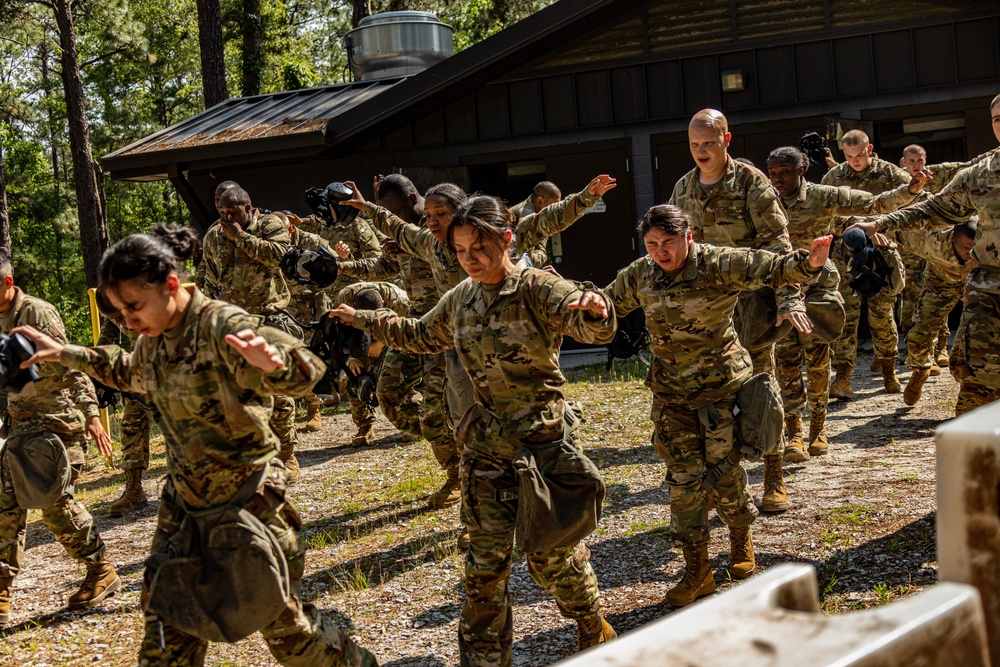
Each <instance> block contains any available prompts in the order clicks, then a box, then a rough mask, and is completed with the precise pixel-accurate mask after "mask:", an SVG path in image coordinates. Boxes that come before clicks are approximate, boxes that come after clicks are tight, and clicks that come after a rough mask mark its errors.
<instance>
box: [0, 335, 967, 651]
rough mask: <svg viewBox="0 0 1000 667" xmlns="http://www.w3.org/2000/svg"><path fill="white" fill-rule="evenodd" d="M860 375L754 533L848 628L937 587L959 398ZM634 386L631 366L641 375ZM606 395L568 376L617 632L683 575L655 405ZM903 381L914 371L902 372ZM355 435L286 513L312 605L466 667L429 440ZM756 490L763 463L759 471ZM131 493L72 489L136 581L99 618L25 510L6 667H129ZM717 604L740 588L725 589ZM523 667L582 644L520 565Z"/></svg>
mask: <svg viewBox="0 0 1000 667" xmlns="http://www.w3.org/2000/svg"><path fill="white" fill-rule="evenodd" d="M869 362H870V356H868V357H865V356H864V355H863V356H862V357H861V358H860V359H859V362H858V369H857V371H856V373H855V387H856V389H857V394H858V398H857V399H856V400H855V401H853V402H850V403H837V404H834V405H833V406H832V407H831V414H830V418H829V420H828V432H829V435H830V441H831V448H830V454H829V455H828V456H826V457H823V458H819V459H814V460H813V461H810V462H809V463H806V464H801V465H794V466H790V467H788V468H787V469H786V476H787V481H788V488H789V495H790V499H791V500H792V501H793V502H794V507H793V508H792V509H790V510H788V511H787V512H784V513H781V514H777V515H763V516H762V517H761V518H760V519H759V520H758V521H757V523H755V524H754V535H755V542H756V551H757V559H758V563H759V564H760V565H763V566H765V567H766V566H770V565H774V564H777V563H781V562H787V561H799V562H806V563H810V564H813V565H814V566H816V567H817V568H818V571H819V582H820V589H821V595H822V596H823V597H822V599H823V605H824V609H825V610H826V611H829V612H834V611H836V612H845V611H850V610H853V609H860V608H864V607H868V606H872V605H876V604H882V603H885V602H888V601H890V600H892V599H894V598H896V597H899V596H901V595H907V594H909V593H912V592H914V591H916V590H919V589H920V588H921V587H924V586H928V585H930V584H933V583H934V582H935V581H936V578H937V566H936V563H935V561H934V559H935V544H934V541H935V538H934V535H935V532H934V507H935V498H934V493H935V487H934V484H935V474H934V447H933V430H934V428H935V427H936V426H937V425H938V424H939V423H940V422H941V421H942V420H944V419H947V418H949V417H950V416H951V414H952V410H953V406H954V400H955V396H956V394H957V387H956V385H955V383H954V382H953V381H952V380H951V378H950V377H949V376H948V375H947V374H945V375H942V376H940V377H936V378H931V380H930V381H929V382H928V384H927V386H926V388H925V393H924V398H923V400H922V401H921V403H920V405H919V406H918V407H917V408H916V409H909V408H905V407H904V406H903V403H902V399H901V398H900V395H893V396H890V395H887V394H884V393H882V392H881V379H880V378H876V377H875V376H874V374H871V373H869V372H868V371H867V370H866V369H867V367H868V364H869ZM631 370H632V372H634V368H633V369H631ZM629 372H630V367H628V366H627V365H626V366H625V367H619V368H618V369H616V370H615V371H613V375H615V376H617V379H611V380H609V379H608V378H607V376H606V374H604V373H603V372H600V371H595V370H593V369H590V370H584V371H574V372H573V373H572V374H571V380H572V381H571V383H570V385H569V386H568V394H569V396H570V397H571V398H575V399H579V400H582V401H583V402H584V404H585V406H586V411H587V414H588V421H587V422H586V424H585V425H584V431H583V440H582V441H583V443H584V446H585V447H586V448H587V449H588V452H589V453H590V454H591V456H592V458H594V460H595V461H597V462H598V463H599V465H600V466H601V468H602V470H603V473H604V475H605V481H606V483H607V485H608V499H607V503H606V507H605V517H604V520H603V521H602V526H601V527H600V528H599V529H598V531H597V532H596V533H595V534H594V535H593V536H591V537H590V538H589V539H588V540H587V544H588V546H589V547H590V549H591V552H592V554H593V558H592V562H593V564H594V568H595V569H596V571H597V574H598V578H599V580H600V583H601V589H602V594H603V599H604V605H605V611H606V613H607V615H608V616H609V618H610V620H611V622H612V624H613V625H614V626H615V627H616V628H617V629H618V630H619V632H621V631H627V630H630V629H633V628H636V627H638V626H640V625H642V624H644V623H646V622H648V621H650V620H652V619H654V618H658V617H660V616H662V615H664V614H666V613H669V612H670V610H669V609H668V608H666V607H664V606H662V605H660V600H661V599H662V598H663V595H664V593H665V591H666V589H667V587H668V586H669V585H671V584H672V582H674V581H676V580H677V576H678V572H679V570H680V569H681V567H682V562H681V559H680V557H679V554H677V553H676V552H674V551H672V550H671V549H670V548H669V539H668V530H669V527H668V523H669V515H670V508H669V505H668V502H667V494H666V490H665V488H664V487H662V481H663V472H664V470H663V466H662V464H661V463H660V462H659V461H658V460H657V459H656V458H655V457H654V456H653V454H652V448H651V447H650V446H649V433H650V431H651V424H650V422H649V393H648V391H647V390H646V389H645V388H644V387H643V386H642V385H641V383H640V382H638V381H636V380H634V379H624V380H623V379H621V376H622V375H623V374H624V375H627V374H628V373H629ZM901 375H902V378H903V381H904V382H905V378H906V377H907V376H908V374H907V373H906V372H905V371H903V372H902V373H901ZM353 431H354V429H353V425H352V424H351V422H350V419H349V417H348V415H346V414H345V413H343V412H337V413H335V414H333V415H331V416H329V417H327V418H326V419H325V420H324V428H323V429H322V430H321V431H320V432H318V433H313V434H302V435H301V436H300V439H301V445H300V462H301V464H302V466H303V479H302V481H301V482H300V483H299V484H297V485H296V486H295V487H293V498H294V499H295V501H296V503H297V504H298V505H299V508H300V510H301V513H302V517H303V521H304V530H303V533H304V535H305V536H306V539H307V543H308V545H309V546H310V551H309V554H308V560H307V567H306V578H305V580H304V582H303V595H304V597H305V598H306V599H307V600H308V601H309V602H312V603H313V604H315V605H317V606H318V607H320V608H321V609H323V610H325V611H328V612H333V613H336V614H337V616H338V619H339V620H340V622H341V623H342V624H343V625H345V626H347V627H351V628H353V632H354V634H355V636H356V637H357V639H358V640H359V641H360V642H361V643H362V644H363V645H364V646H366V647H368V648H370V649H371V650H373V651H374V652H375V654H376V655H377V656H378V657H379V659H380V661H381V662H382V664H384V665H386V664H387V665H394V666H396V667H401V666H404V665H405V666H407V667H417V666H427V667H434V666H438V665H456V664H457V663H458V651H457V639H456V633H457V619H458V615H459V612H460V609H461V602H462V588H461V579H460V574H461V565H462V557H461V554H460V553H459V552H457V550H456V549H455V546H454V541H455V537H456V536H457V534H458V527H459V526H458V518H457V510H456V509H455V508H450V509H446V510H440V511H433V512H432V511H429V510H427V509H426V507H425V506H426V501H427V498H428V497H429V495H430V494H431V493H432V492H433V491H434V490H435V489H436V488H437V487H438V486H440V484H441V483H442V482H443V475H442V474H441V473H440V471H439V470H438V469H437V467H436V465H435V464H434V461H433V459H432V457H431V455H430V452H429V449H428V447H427V445H426V443H425V442H423V441H417V442H409V443H407V442H403V441H402V439H401V438H400V437H399V436H398V435H397V434H395V432H394V429H392V427H391V426H390V425H389V424H388V422H386V421H385V420H384V419H383V418H381V417H380V418H379V422H378V424H377V427H376V440H375V441H374V442H373V443H372V444H371V445H370V446H368V447H364V448H353V447H351V446H350V445H349V443H350V437H351V435H352V434H353ZM153 466H154V469H153V471H152V473H153V474H151V475H149V476H148V477H147V481H146V484H145V486H146V490H147V492H148V493H150V494H154V493H155V492H156V491H157V481H156V479H155V478H156V477H160V476H162V475H163V474H164V468H163V451H162V444H161V443H158V444H157V445H156V446H154V459H153ZM748 470H749V473H750V480H751V483H752V486H753V490H754V494H755V496H757V497H758V500H759V495H760V493H761V475H762V466H761V465H760V464H755V465H750V466H748ZM120 483H121V477H120V475H116V474H112V473H111V471H109V470H108V469H106V468H105V467H104V465H103V464H102V463H101V462H100V461H97V460H92V461H91V464H90V469H89V471H88V472H87V473H86V474H85V476H84V478H83V481H82V483H81V485H80V488H81V492H80V496H81V499H82V500H83V501H84V502H85V503H87V504H88V506H90V507H91V509H92V511H93V512H94V514H95V516H96V517H97V523H98V526H99V528H100V531H101V534H102V536H103V537H104V539H105V541H106V542H107V543H108V554H109V556H110V557H111V559H112V560H113V562H115V564H116V566H117V567H118V568H119V572H121V573H122V574H123V575H124V578H125V582H126V585H125V586H124V588H123V590H122V591H121V592H119V593H118V595H116V596H115V597H113V598H111V599H109V600H108V601H106V603H105V604H103V605H102V606H100V607H98V608H96V609H93V610H89V611H86V612H79V613H70V612H66V611H65V609H64V601H65V598H66V596H67V595H68V594H69V593H71V592H72V591H74V590H75V589H76V588H77V587H78V586H79V583H80V581H81V579H82V568H81V567H79V566H77V565H76V564H75V563H73V562H71V561H70V560H69V559H68V558H67V557H66V556H65V553H64V552H63V550H62V547H60V546H59V545H58V544H56V543H55V542H54V540H53V538H52V536H51V534H50V533H48V532H47V531H46V530H45V528H44V527H43V526H42V524H41V520H40V514H39V513H38V512H31V514H30V515H29V526H28V533H27V545H28V551H27V553H26V557H25V563H24V568H23V570H22V572H21V574H20V575H19V576H18V577H17V579H16V580H15V582H14V593H13V596H14V597H13V605H14V606H13V609H12V619H11V624H10V625H9V626H8V627H7V628H5V629H3V630H2V635H3V637H4V638H3V640H2V641H0V665H14V664H17V665H19V666H21V667H29V666H32V665H34V666H38V667H40V666H42V665H83V664H101V665H132V664H135V660H136V659H135V656H136V651H137V647H138V644H139V641H140V640H141V633H142V625H143V624H142V614H141V612H140V611H139V583H140V580H141V576H142V562H143V560H144V558H145V556H146V550H147V548H148V545H149V540H150V536H151V534H152V530H153V527H154V523H155V504H151V505H150V507H149V508H148V509H147V510H146V511H144V512H141V513H138V514H136V515H132V516H129V517H125V518H123V519H111V518H109V517H108V515H107V508H108V505H109V504H110V503H111V502H113V501H114V500H115V498H116V497H117V494H118V492H119V488H120V487H119V484H120ZM726 551H728V539H727V532H726V530H725V528H724V527H723V526H722V524H721V523H719V521H718V519H715V518H713V520H712V544H711V547H710V554H711V556H712V560H713V564H714V565H715V567H716V569H717V570H721V569H722V568H724V566H725V563H726V556H725V555H724V552H726ZM716 580H717V581H718V582H719V583H720V589H721V590H725V589H726V588H728V587H729V586H731V585H733V584H731V583H729V582H726V581H725V579H724V577H723V576H722V575H717V577H716ZM510 589H511V596H512V599H513V601H514V605H515V609H514V628H515V629H514V641H515V646H514V663H515V664H516V665H532V666H534V665H545V664H549V663H552V662H555V661H558V660H560V659H562V658H565V657H567V656H569V655H571V654H572V653H573V652H574V650H575V648H576V628H575V624H571V623H569V622H567V621H565V620H563V619H562V618H560V616H559V614H558V612H557V610H556V607H555V604H554V603H553V602H552V600H551V598H549V597H548V596H547V595H546V594H544V593H543V592H542V591H540V590H539V589H538V588H537V587H536V586H535V585H534V584H533V583H532V582H531V581H530V579H529V578H528V574H527V570H526V569H525V567H524V559H523V557H521V556H520V555H518V558H517V559H516V562H515V564H514V567H513V571H512V574H511V582H510ZM208 664H210V665H240V666H244V665H271V664H276V663H275V662H274V661H273V660H272V658H271V657H270V655H269V653H268V651H267V649H266V646H265V645H264V643H263V641H262V640H260V639H259V638H257V637H254V638H250V639H248V640H245V641H243V642H241V643H240V644H238V645H231V646H230V645H213V646H212V647H211V648H210V650H209V658H208Z"/></svg>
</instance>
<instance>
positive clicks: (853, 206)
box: [775, 178, 913, 417]
mask: <svg viewBox="0 0 1000 667" xmlns="http://www.w3.org/2000/svg"><path fill="white" fill-rule="evenodd" d="M908 187H909V184H908V183H907V185H900V186H899V187H897V188H895V189H893V190H888V191H886V192H883V193H882V194H880V195H878V196H877V197H876V196H873V195H871V194H869V193H867V192H864V191H863V190H852V189H851V188H848V187H843V186H841V187H834V186H832V185H817V184H816V183H810V182H809V181H807V180H806V179H805V178H802V179H801V180H800V181H799V190H798V192H796V193H795V195H793V196H791V197H781V203H782V205H783V206H784V209H785V214H786V215H787V216H788V235H789V237H790V238H791V243H792V247H793V248H795V249H796V250H799V249H802V250H808V249H809V246H810V244H811V243H812V241H813V239H815V238H818V237H820V236H826V235H827V234H840V232H841V224H840V223H841V222H842V220H838V216H845V215H854V214H858V215H867V214H871V213H889V212H891V211H895V210H896V209H897V208H900V207H901V206H905V205H907V204H909V203H910V202H911V201H912V200H913V195H911V194H910V193H909V190H908V189H907V188H908ZM775 358H776V360H777V367H778V386H780V387H781V399H782V402H783V403H784V408H785V414H786V415H789V414H801V413H802V409H803V407H804V406H805V404H806V401H807V400H808V403H809V411H810V412H811V413H812V414H813V416H814V417H815V416H816V415H818V414H819V413H822V414H824V415H825V414H826V407H827V401H828V400H829V393H830V344H829V343H820V342H816V341H811V340H810V341H807V342H806V343H805V344H804V345H803V344H802V343H801V342H800V340H799V336H798V335H797V332H794V331H793V332H792V333H790V334H789V335H787V336H785V337H784V338H782V339H781V340H780V341H778V343H777V345H776V346H775ZM803 363H805V368H806V376H807V380H808V386H809V388H808V392H807V390H806V388H805V386H803V384H802V365H803Z"/></svg>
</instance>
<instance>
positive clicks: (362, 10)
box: [351, 0, 372, 28]
mask: <svg viewBox="0 0 1000 667" xmlns="http://www.w3.org/2000/svg"><path fill="white" fill-rule="evenodd" d="M371 15H372V1H371V0H354V14H353V15H352V16H351V24H352V25H353V26H354V27H355V28H357V27H358V24H359V23H361V19H363V18H364V17H366V16H371Z"/></svg>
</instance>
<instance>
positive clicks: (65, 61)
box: [52, 0, 108, 287]
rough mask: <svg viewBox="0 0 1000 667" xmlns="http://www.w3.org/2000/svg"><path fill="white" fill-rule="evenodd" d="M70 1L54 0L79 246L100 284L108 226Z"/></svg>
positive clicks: (93, 281) (91, 281)
mask: <svg viewBox="0 0 1000 667" xmlns="http://www.w3.org/2000/svg"><path fill="white" fill-rule="evenodd" d="M70 2H71V0H53V2H52V8H53V10H54V12H55V18H56V26H57V27H58V28H59V44H60V47H61V48H62V59H61V61H62V80H63V89H64V91H65V93H66V116H67V121H68V123H69V146H70V153H71V155H72V158H73V181H74V183H75V185H76V208H77V214H78V215H79V218H80V245H82V246H83V268H84V272H85V273H86V275H87V285H88V286H89V287H97V283H98V282H99V276H100V273H99V269H100V264H101V255H102V254H103V253H104V251H105V250H107V248H108V227H107V224H106V223H105V222H104V214H103V212H102V211H101V201H100V199H99V198H98V195H97V177H96V175H95V173H94V158H93V156H92V154H91V151H90V129H89V127H88V125H87V114H86V110H85V109H84V102H83V82H82V81H81V79H80V63H79V59H78V57H77V52H76V32H75V31H74V29H73V14H72V11H71V10H70Z"/></svg>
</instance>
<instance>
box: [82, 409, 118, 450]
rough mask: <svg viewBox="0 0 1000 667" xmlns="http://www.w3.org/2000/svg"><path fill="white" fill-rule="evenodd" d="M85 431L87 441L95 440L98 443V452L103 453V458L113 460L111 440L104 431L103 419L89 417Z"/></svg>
mask: <svg viewBox="0 0 1000 667" xmlns="http://www.w3.org/2000/svg"><path fill="white" fill-rule="evenodd" d="M84 431H85V437H86V438H87V440H93V441H94V442H96V443H97V451H99V452H100V453H101V456H103V457H105V458H111V454H112V450H111V438H110V437H109V436H108V434H107V433H106V432H105V431H104V427H103V426H101V418H100V417H98V416H96V415H95V416H93V417H87V422H86V424H85V425H84Z"/></svg>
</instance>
